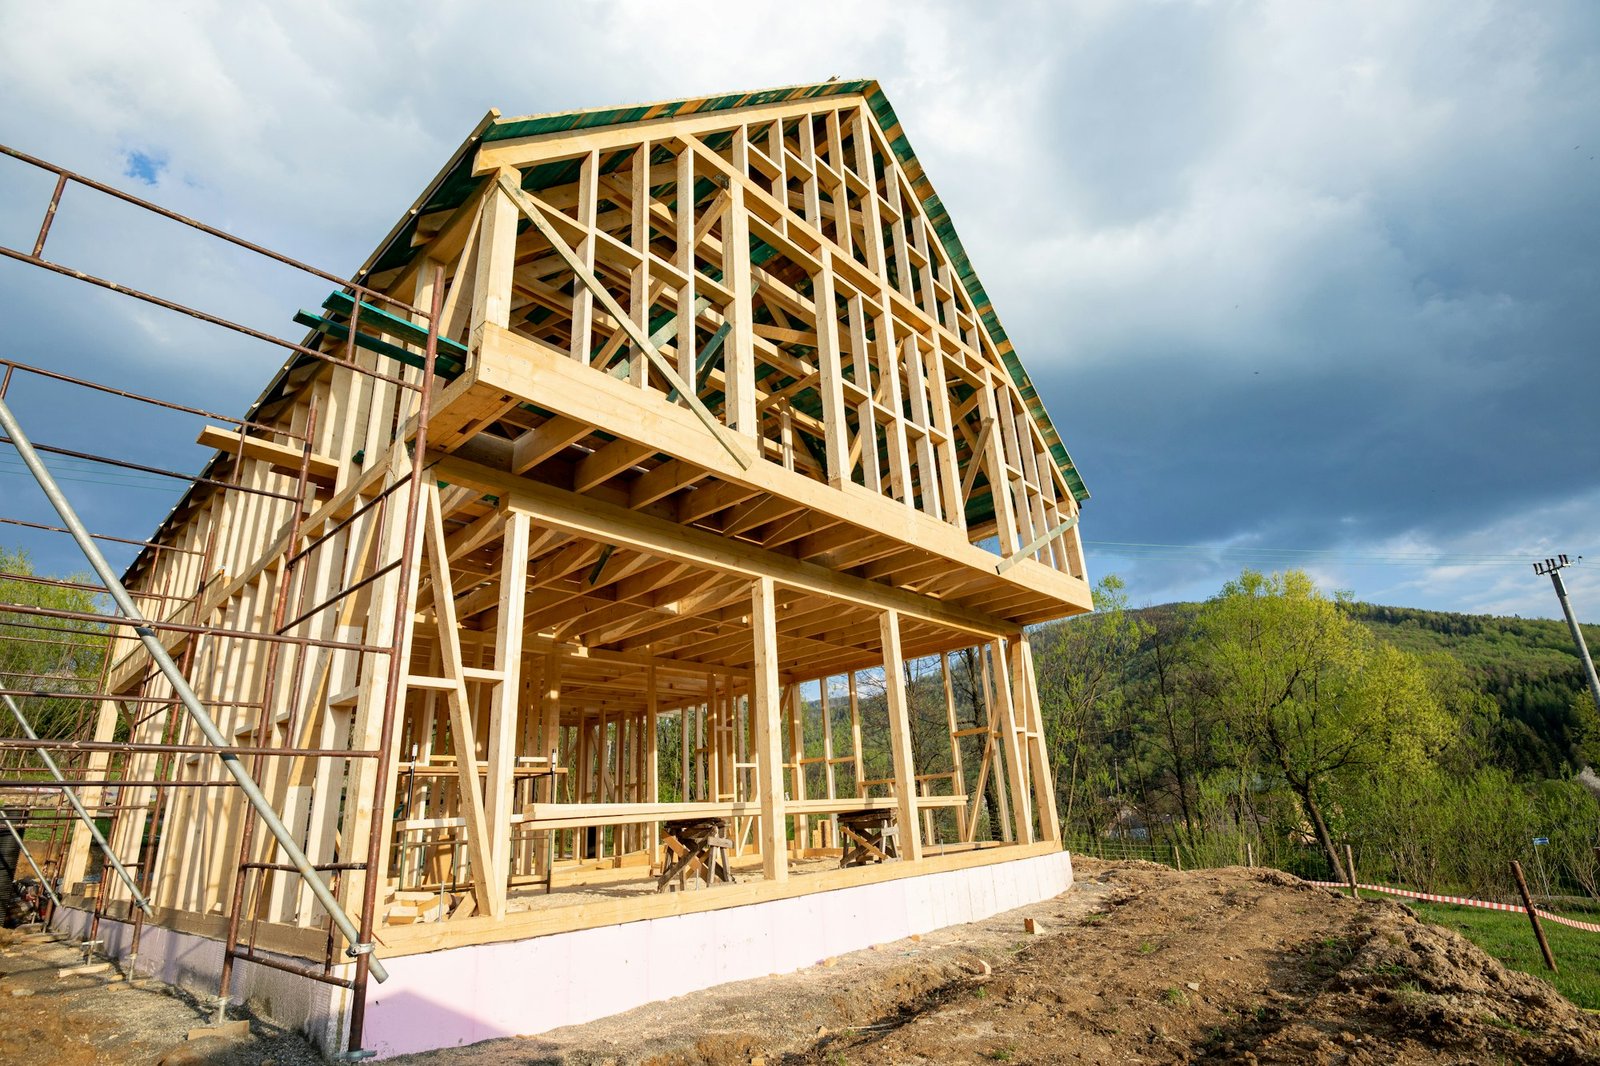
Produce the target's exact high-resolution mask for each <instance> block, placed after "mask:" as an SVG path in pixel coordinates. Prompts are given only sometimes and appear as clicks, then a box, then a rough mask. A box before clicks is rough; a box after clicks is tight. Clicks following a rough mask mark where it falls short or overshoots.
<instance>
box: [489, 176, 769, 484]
mask: <svg viewBox="0 0 1600 1066" xmlns="http://www.w3.org/2000/svg"><path fill="white" fill-rule="evenodd" d="M499 187H500V188H501V190H503V191H504V192H505V193H506V194H507V195H508V196H510V197H511V199H512V202H513V203H515V204H516V206H517V208H518V209H519V210H521V212H522V213H523V214H524V215H526V216H527V218H528V221H530V222H532V223H533V225H534V228H535V229H537V230H538V231H539V232H540V233H541V234H542V235H543V236H544V238H545V240H547V241H549V242H550V246H551V247H552V248H554V249H555V251H556V254H557V255H559V256H560V257H561V258H562V259H564V260H565V261H566V263H567V266H568V267H569V268H571V270H572V272H573V273H574V274H575V275H577V278H578V281H579V282H580V283H581V284H580V286H579V287H580V288H581V289H582V290H583V291H584V292H586V293H589V294H591V295H593V297H594V298H595V299H596V300H599V301H600V304H601V306H603V307H604V308H605V309H606V310H607V311H608V312H610V314H611V315H612V317H614V318H615V319H616V320H617V321H618V323H619V324H620V325H621V326H622V328H623V329H624V330H626V331H627V333H628V339H629V340H631V341H632V342H633V343H634V344H635V345H636V346H637V347H638V348H639V350H640V351H641V352H643V353H644V354H645V357H646V358H648V359H649V360H650V362H651V363H652V364H654V365H655V367H656V369H657V370H659V371H660V372H661V376H662V377H664V378H666V379H667V382H668V383H669V384H670V385H671V386H672V387H673V388H674V389H677V390H678V394H679V395H680V396H681V397H683V399H684V400H685V401H687V402H688V404H689V406H690V408H691V409H692V410H693V411H694V413H695V416H696V417H697V418H699V419H700V421H701V423H702V424H704V425H705V427H706V428H707V429H709V430H710V431H711V435H712V436H713V437H715V438H716V439H717V442H718V443H719V444H720V445H721V446H722V447H723V448H724V449H726V451H727V453H728V454H729V455H731V456H732V457H733V460H734V462H736V463H738V464H739V465H740V466H741V467H748V466H749V465H750V464H751V463H753V462H754V461H755V460H754V458H753V457H752V456H750V455H749V454H747V451H748V449H747V447H746V446H744V445H742V444H740V443H738V442H737V439H736V438H735V436H734V435H733V434H731V433H730V432H729V428H728V427H727V426H724V425H723V424H722V423H721V422H718V421H717V419H716V416H715V415H713V414H712V413H711V412H710V411H709V410H708V409H707V408H706V406H705V404H703V403H701V402H700V398H699V396H698V395H697V394H696V393H695V391H694V390H693V389H691V388H690V387H689V385H688V383H686V382H685V381H684V380H683V379H682V378H681V377H679V376H678V372H677V371H676V370H675V369H673V367H672V364H671V363H669V362H667V359H666V357H665V356H663V355H662V354H661V352H660V351H659V350H657V348H656V346H655V345H654V344H652V343H650V338H649V337H646V336H645V335H644V331H643V330H642V329H640V328H639V327H638V325H636V324H635V323H634V321H633V320H632V319H631V318H629V317H628V315H627V313H626V312H625V311H623V309H622V305H621V304H619V303H617V301H616V298H615V297H614V296H612V295H611V291H610V290H609V289H607V288H606V287H605V285H603V284H601V282H600V280H599V279H598V278H596V277H595V276H594V272H593V271H592V270H590V269H589V268H588V267H587V265H586V264H585V263H584V261H583V260H582V259H581V258H580V257H579V256H578V254H577V253H576V252H574V251H573V250H572V248H570V247H569V246H568V245H567V243H566V242H565V241H563V240H562V239H561V235H560V234H559V233H557V232H556V230H555V227H554V226H553V225H552V224H551V221H550V219H549V218H547V217H546V216H545V213H544V212H543V211H542V210H540V208H539V206H538V205H537V204H536V203H535V202H534V201H533V198H532V197H530V196H528V195H526V194H525V193H523V192H522V190H521V189H520V188H517V187H516V186H515V185H514V184H513V183H510V182H509V181H508V180H507V179H506V178H505V176H504V175H502V176H501V178H500V186H499ZM604 421H607V422H610V421H611V420H610V419H605V420H604Z"/></svg>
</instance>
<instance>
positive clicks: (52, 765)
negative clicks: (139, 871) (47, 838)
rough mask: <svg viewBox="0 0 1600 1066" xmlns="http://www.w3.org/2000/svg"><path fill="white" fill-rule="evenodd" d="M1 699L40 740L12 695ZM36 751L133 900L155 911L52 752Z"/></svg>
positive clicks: (25, 729) (30, 735) (31, 736)
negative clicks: (107, 841) (85, 807)
mask: <svg viewBox="0 0 1600 1066" xmlns="http://www.w3.org/2000/svg"><path fill="white" fill-rule="evenodd" d="M0 699H4V700H5V704H6V707H8V708H9V709H10V710H11V716H12V717H13V718H15V719H16V720H17V724H18V725H20V726H21V727H22V731H23V732H24V733H26V734H27V735H28V739H29V740H38V739H39V734H37V733H35V732H34V731H33V726H31V725H29V724H28V719H27V718H25V717H23V714H22V708H21V707H18V706H17V701H16V700H14V699H12V698H11V697H10V696H4V697H0ZM34 753H35V754H36V755H38V756H39V760H40V761H41V762H43V763H44V765H45V769H47V770H49V771H50V776H51V777H53V778H55V779H56V780H57V781H60V782H61V791H62V792H63V793H64V794H65V795H66V797H67V802H68V803H70V804H72V809H73V810H75V811H77V812H78V817H79V818H81V819H83V824H84V825H85V826H87V827H88V828H89V835H90V836H91V837H93V838H94V842H95V843H96V844H98V845H99V846H100V850H101V851H102V852H104V853H105V856H106V861H107V862H109V863H111V865H112V866H114V867H115V868H116V871H117V876H118V877H120V878H122V883H123V884H125V885H127V886H128V891H129V892H132V893H133V901H134V902H135V903H137V904H138V905H139V909H140V910H142V911H144V912H145V913H146V914H152V913H154V912H152V911H151V910H150V901H149V900H147V899H145V898H144V894H143V893H141V892H140V891H139V887H138V886H137V885H135V884H134V883H133V875H132V874H130V873H129V872H128V870H127V867H125V866H123V865H122V860H121V859H119V858H117V855H116V853H115V852H114V851H112V850H111V845H110V844H107V843H106V838H105V836H104V835H103V834H102V833H101V832H100V827H99V826H97V825H95V824H94V819H93V818H91V817H89V812H88V811H86V810H84V809H83V804H82V803H81V802H79V800H78V794H77V793H76V792H74V791H73V790H72V788H71V787H70V786H69V785H68V784H67V779H66V778H65V777H63V776H62V774H61V768H60V767H59V766H57V765H56V761H55V760H54V759H52V758H51V757H50V753H49V752H48V751H46V750H45V748H44V745H43V744H42V743H41V744H40V745H39V746H38V747H37V748H35V749H34Z"/></svg>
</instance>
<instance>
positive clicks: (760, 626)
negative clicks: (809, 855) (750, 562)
mask: <svg viewBox="0 0 1600 1066" xmlns="http://www.w3.org/2000/svg"><path fill="white" fill-rule="evenodd" d="M750 629H751V637H752V639H753V642H754V645H755V676H754V677H752V678H751V683H750V702H751V705H752V706H753V707H754V708H755V724H756V752H755V755H756V758H755V763H756V787H757V788H758V789H759V790H760V792H761V873H762V876H764V877H765V878H766V879H767V880H768V881H787V880H788V879H789V858H788V856H787V855H785V854H784V836H785V833H784V824H783V733H782V731H781V729H780V727H779V710H780V705H781V703H782V695H781V693H780V692H779V689H778V592H777V588H776V587H775V586H774V585H773V583H772V579H771V578H770V577H763V578H757V579H756V581H755V583H754V585H753V587H752V595H751V597H750Z"/></svg>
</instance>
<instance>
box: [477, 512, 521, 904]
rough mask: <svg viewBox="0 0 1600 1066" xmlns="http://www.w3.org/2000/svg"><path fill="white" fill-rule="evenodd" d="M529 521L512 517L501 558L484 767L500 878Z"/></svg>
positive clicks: (507, 838) (506, 865) (507, 826)
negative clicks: (494, 678) (494, 676)
mask: <svg viewBox="0 0 1600 1066" xmlns="http://www.w3.org/2000/svg"><path fill="white" fill-rule="evenodd" d="M529 530H530V523H529V522H528V516H527V515H525V514H522V513H520V512H517V511H510V512H508V513H507V514H506V521H505V537H504V550H503V551H502V552H501V557H500V604H499V609H500V613H499V616H498V620H497V623H496V625H495V650H494V665H495V671H496V673H497V674H498V675H499V680H498V681H496V682H495V683H494V688H493V690H492V695H491V701H492V702H491V703H490V712H489V743H488V747H487V750H486V752H485V759H484V761H485V762H487V763H488V769H489V774H488V779H487V781H486V782H485V784H484V801H485V802H484V806H485V811H484V817H485V820H486V821H487V825H488V830H489V849H488V850H489V861H490V865H491V867H492V868H493V870H494V872H495V875H496V876H497V877H501V878H504V877H506V876H508V875H509V873H510V870H511V810H512V806H511V805H512V785H513V783H514V781H515V770H516V759H517V754H518V752H517V710H518V704H519V696H520V695H521V693H522V617H523V614H524V607H523V605H524V602H525V601H526V598H527V590H528V537H529Z"/></svg>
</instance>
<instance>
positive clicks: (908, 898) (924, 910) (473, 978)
mask: <svg viewBox="0 0 1600 1066" xmlns="http://www.w3.org/2000/svg"><path fill="white" fill-rule="evenodd" d="M1071 887H1072V858H1071V856H1070V855H1069V854H1068V853H1066V852H1057V853H1054V854H1050V855H1039V856H1035V857H1033V858H1028V859H1017V860H1013V861H1010V862H1000V863H993V864H991V865H986V866H977V867H971V868H968V869H964V870H953V871H949V872H945V873H936V874H924V875H920V876H915V877H905V878H898V879H895V880H891V881H883V882H879V883H876V884H870V885H860V886H856V887H852V888H843V889H836V890H833V891H829V892H817V893H812V894H810V895H805V896H797V897H794V898H791V899H782V900H774V901H771V902H767V903H756V904H750V905H747V906H742V907H731V908H728V909H725V910H716V911H705V912H700V913H695V914H683V915H673V916H670V917H664V918H651V919H646V920H643V921H639V922H631V923H628V924H626V925H610V926H602V927H600V928H596V929H583V930H577V931H574V932H568V933H554V934H551V935H548V936H542V937H537V938H533V939H528V940H518V941H509V942H504V943H498V944H483V945H477V946H472V947H460V948H450V949H447V950H443V951H435V952H428V953H426V954H420V955H408V956H404V957H401V958H396V959H393V960H389V961H388V966H389V972H390V977H389V980H388V981H386V982H384V983H383V984H381V985H379V984H373V985H372V986H370V987H369V989H368V991H367V1022H366V1034H365V1040H364V1043H365V1045H366V1046H367V1047H368V1048H371V1049H372V1050H374V1051H376V1053H377V1056H378V1057H379V1058H387V1057H390V1056H393V1055H402V1054H409V1053H411V1052H417V1051H428V1050H432V1049H435V1048H441V1047H456V1046H461V1045H465V1044H474V1043H477V1042H479V1041H481V1040H492V1039H495V1038H498V1037H508V1036H518V1035H523V1036H531V1035H535V1034H538V1033H543V1032H548V1031H549V1030H552V1029H558V1028H561V1027H562V1026H566V1025H576V1024H579V1023H582V1022H588V1021H593V1020H595V1019H597V1018H604V1017H607V1016H608V1015H612V1014H618V1013H620V1012H622V1011H625V1010H630V1009H632V1008H634V1007H638V1006H642V1005H643V1004H646V1003H652V1002H655V1001H658V1000H663V999H670V998H672V997H673V996H681V995H684V994H685V993H688V992H694V991H698V990H700V989H703V988H711V987H713V986H716V985H720V984H725V983H727V982H730V981H742V980H749V979H751V978H755V977H764V976H767V975H769V974H778V973H789V972H792V971H794V970H799V969H803V968H805V967H807V966H812V965H815V964H816V963H818V962H820V961H821V960H823V959H825V958H827V957H829V956H833V955H841V954H844V953H845V952H849V951H858V950H860V949H862V948H866V947H870V946H872V945H873V944H883V943H888V942H890V941H893V940H899V939H901V938H903V937H907V936H910V935H912V934H913V933H926V932H930V931H932V930H934V929H941V928H944V927H946V926H950V925H959V924H961V923H963V922H972V921H978V920H980V919H983V918H988V917H990V916H992V915H995V914H999V913H1001V912H1002V911H1007V910H1011V909H1013V908H1016V907H1022V906H1026V905H1028V904H1031V903H1038V902H1040V901H1041V900H1046V899H1049V898H1051V897H1052V896H1056V895H1059V894H1061V893H1062V892H1065V891H1066V890H1067V889H1069V888H1071ZM711 891H715V890H714V889H713V890H711Z"/></svg>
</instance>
